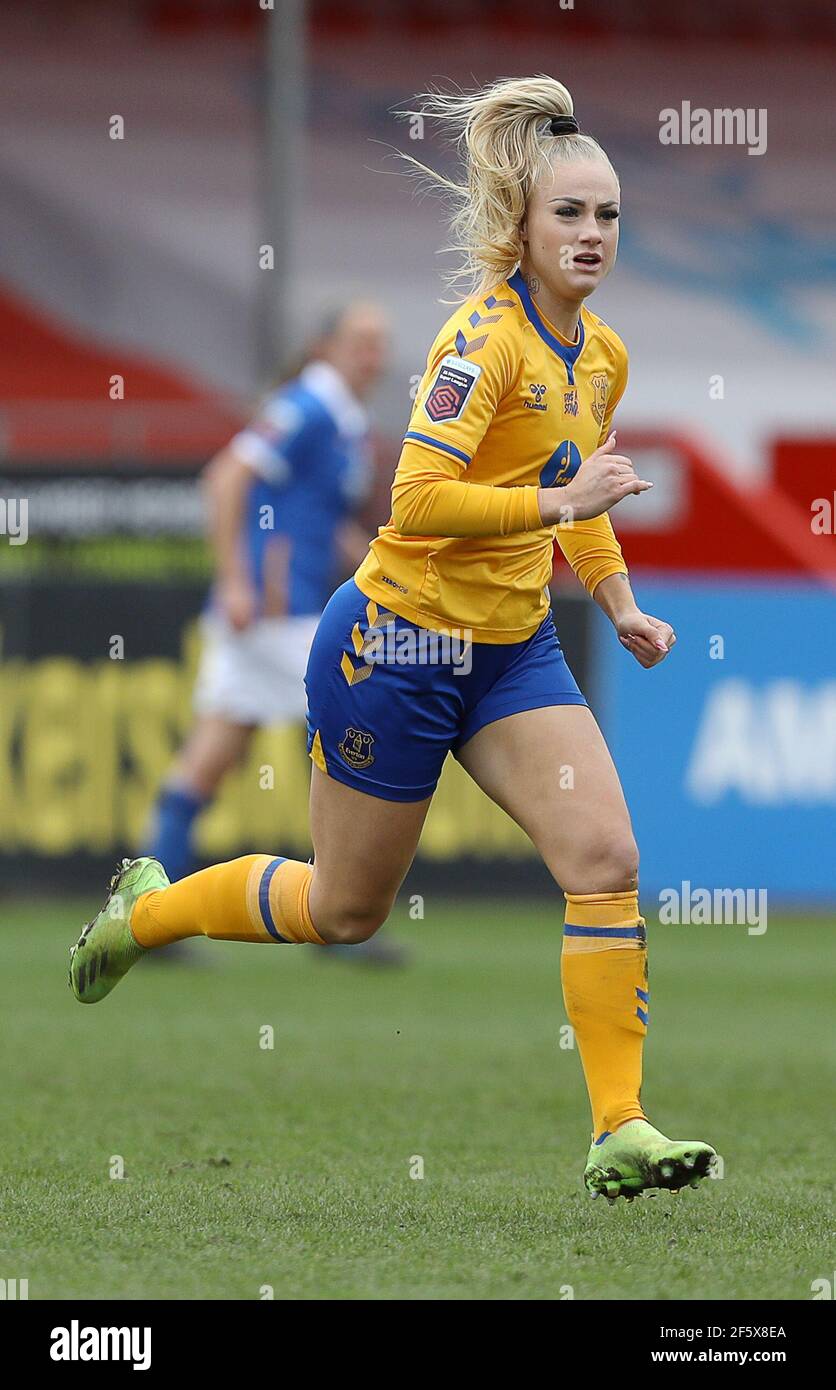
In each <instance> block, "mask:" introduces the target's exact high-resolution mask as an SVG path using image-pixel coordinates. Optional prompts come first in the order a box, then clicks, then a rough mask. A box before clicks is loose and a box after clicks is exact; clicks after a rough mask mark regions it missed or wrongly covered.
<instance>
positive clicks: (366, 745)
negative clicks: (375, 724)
mask: <svg viewBox="0 0 836 1390" xmlns="http://www.w3.org/2000/svg"><path fill="white" fill-rule="evenodd" d="M373 745H374V736H373V735H372V734H367V733H365V732H364V731H363V730H362V729H346V731H345V734H344V735H343V738H342V740H341V742H340V743H339V744H338V748H339V751H340V757H342V758H344V759H345V761H346V762H347V763H348V766H349V767H353V768H354V769H355V771H360V770H361V769H362V768H364V767H371V765H372V763H373V762H374V753H373V752H372V751H371V750H372V747H373Z"/></svg>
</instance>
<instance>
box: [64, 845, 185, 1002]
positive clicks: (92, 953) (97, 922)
mask: <svg viewBox="0 0 836 1390" xmlns="http://www.w3.org/2000/svg"><path fill="white" fill-rule="evenodd" d="M168 886H169V880H168V875H167V874H166V871H165V869H164V868H163V866H162V864H161V863H160V861H159V859H149V858H142V859H123V860H122V864H121V867H120V868H119V869H118V870H117V872H116V873H115V874H114V875H113V878H112V879H111V880H110V891H109V893H108V895H107V898H106V899H105V905H104V907H103V908H102V910H101V912H100V913H99V914H98V916H96V917H94V918H93V920H92V922H88V923H87V926H86V927H85V928H84V931H83V932H82V933H81V936H80V937H79V938H78V941H77V943H76V945H75V946H71V947H70V978H69V986H70V989H71V990H72V992H73V994H74V995H75V997H76V999H77V1000H78V1002H79V1003H80V1004H97V1003H98V1002H99V1000H100V999H104V997H105V995H106V994H110V991H111V990H112V989H113V986H114V985H116V984H118V983H119V981H120V980H121V978H122V976H123V975H126V974H127V973H128V971H129V970H130V968H131V966H132V965H133V964H134V961H137V960H139V957H140V956H142V955H144V954H145V948H144V947H143V946H140V945H139V943H138V942H137V941H135V940H134V937H133V935H132V933H131V927H130V920H131V913H132V911H133V908H134V904H135V902H136V900H137V898H138V897H139V896H140V895H141V894H142V893H147V892H148V891H149V889H151V888H168Z"/></svg>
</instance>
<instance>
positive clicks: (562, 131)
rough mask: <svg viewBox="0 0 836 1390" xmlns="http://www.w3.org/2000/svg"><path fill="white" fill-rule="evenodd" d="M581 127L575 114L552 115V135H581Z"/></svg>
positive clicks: (550, 122) (550, 123)
mask: <svg viewBox="0 0 836 1390" xmlns="http://www.w3.org/2000/svg"><path fill="white" fill-rule="evenodd" d="M580 129H581V128H580V126H579V125H578V123H577V121H576V120H575V118H574V116H552V118H551V120H550V121H549V134H550V135H579V134H580Z"/></svg>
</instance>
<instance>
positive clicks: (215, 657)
mask: <svg viewBox="0 0 836 1390" xmlns="http://www.w3.org/2000/svg"><path fill="white" fill-rule="evenodd" d="M318 622H319V618H318V617H317V616H315V615H309V614H305V615H303V616H301V617H293V618H258V619H257V620H256V622H254V623H251V624H250V626H249V627H247V628H244V629H243V631H241V632H237V631H236V630H235V629H234V628H233V627H231V625H230V624H229V623H228V622H227V620H226V619H225V618H224V617H222V616H221V615H220V614H218V613H207V614H206V616H205V617H204V619H203V635H204V646H203V652H202V655H201V659H200V665H199V666H198V671H197V680H196V682H195V691H194V707H195V710H196V712H197V713H198V714H218V715H221V716H222V717H223V718H224V719H229V720H231V721H232V723H234V724H256V725H271V724H291V723H296V722H297V721H301V720H303V719H304V718H305V684H304V680H305V668H306V666H307V664H308V653H309V651H310V648H311V643H312V641H313V639H314V633H315V632H316V629H317V624H318Z"/></svg>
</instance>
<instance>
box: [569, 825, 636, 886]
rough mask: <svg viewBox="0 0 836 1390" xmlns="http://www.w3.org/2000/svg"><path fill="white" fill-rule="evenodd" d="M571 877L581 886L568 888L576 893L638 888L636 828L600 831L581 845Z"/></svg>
mask: <svg viewBox="0 0 836 1390" xmlns="http://www.w3.org/2000/svg"><path fill="white" fill-rule="evenodd" d="M571 879H572V883H573V884H577V885H578V886H577V887H569V886H568V885H567V888H568V891H569V892H575V893H626V892H629V891H631V890H632V889H634V888H637V887H638V882H639V850H638V846H637V844H636V841H635V839H634V838H633V835H632V832H631V831H630V830H629V829H625V830H616V831H612V832H611V833H609V834H597V835H596V836H595V837H594V839H590V840H589V842H588V843H587V844H585V845H579V846H578V854H577V857H576V862H575V864H574V866H573V869H572V873H571ZM581 885H582V886H581Z"/></svg>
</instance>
